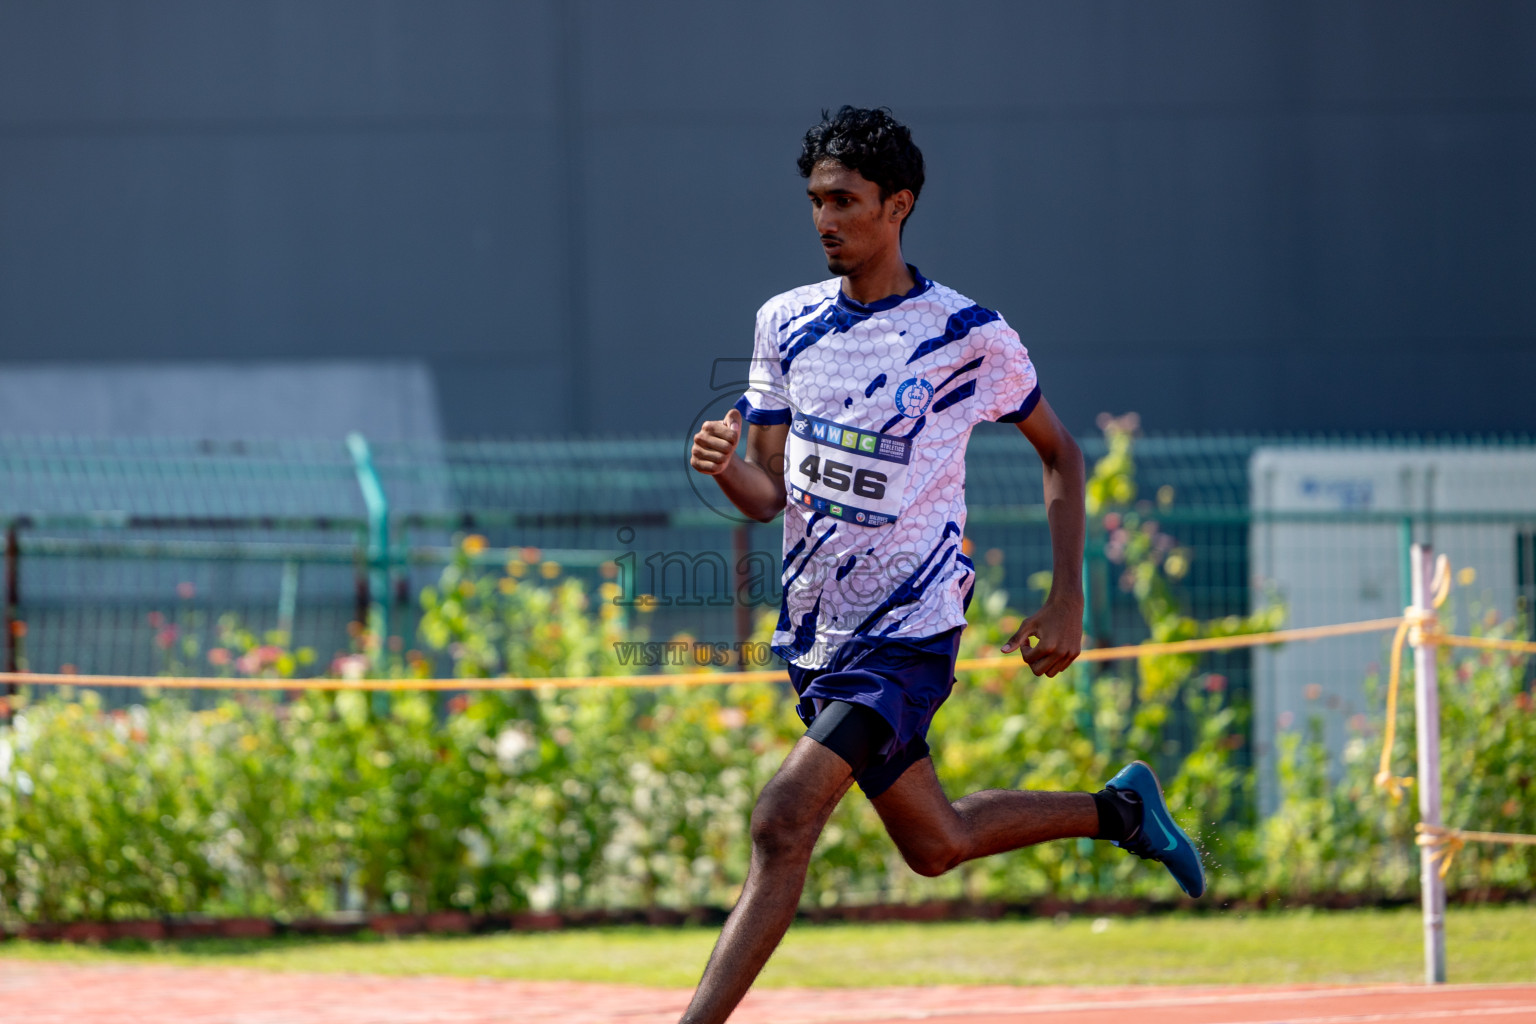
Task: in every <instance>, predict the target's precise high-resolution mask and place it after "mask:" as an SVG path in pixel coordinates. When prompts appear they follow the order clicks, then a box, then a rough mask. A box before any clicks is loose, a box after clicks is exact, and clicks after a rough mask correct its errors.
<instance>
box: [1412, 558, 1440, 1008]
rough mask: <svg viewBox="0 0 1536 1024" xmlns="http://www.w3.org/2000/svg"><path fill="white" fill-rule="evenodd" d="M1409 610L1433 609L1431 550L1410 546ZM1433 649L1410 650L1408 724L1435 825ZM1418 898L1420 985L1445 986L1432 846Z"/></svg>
mask: <svg viewBox="0 0 1536 1024" xmlns="http://www.w3.org/2000/svg"><path fill="white" fill-rule="evenodd" d="M1411 559H1412V569H1413V608H1414V610H1415V611H1416V612H1418V613H1420V614H1421V615H1427V614H1429V613H1430V612H1432V611H1433V610H1434V601H1435V599H1434V583H1433V578H1434V572H1435V558H1434V549H1433V548H1431V547H1430V546H1429V545H1428V544H1415V545H1414V546H1413V552H1412V556H1411ZM1435 654H1436V647H1435V645H1434V644H1426V643H1416V644H1414V646H1413V670H1414V671H1413V674H1414V685H1413V697H1414V699H1413V719H1414V723H1415V729H1414V732H1415V734H1416V736H1417V739H1418V752H1419V820H1420V821H1422V822H1424V824H1426V825H1435V826H1439V825H1440V823H1441V822H1440V686H1439V679H1438V676H1437V673H1436V663H1435V662H1436V658H1435ZM1419 876H1420V899H1421V900H1422V902H1423V905H1424V983H1425V984H1426V985H1443V984H1445V881H1444V879H1442V878H1441V877H1440V870H1439V866H1438V865H1437V864H1436V863H1435V860H1434V851H1433V847H1429V846H1422V847H1420V848H1419Z"/></svg>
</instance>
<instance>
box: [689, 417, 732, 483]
mask: <svg viewBox="0 0 1536 1024" xmlns="http://www.w3.org/2000/svg"><path fill="white" fill-rule="evenodd" d="M740 439H741V411H740V410H739V409H731V410H730V411H729V412H727V413H726V414H725V419H723V420H706V421H705V423H704V425H703V426H702V427H700V428H699V432H698V433H697V434H694V435H693V454H692V455H691V456H690V457H689V459H688V464H689V465H690V466H692V467H693V468H694V469H696V470H698V471H699V472H700V473H707V474H708V475H710V476H719V475H720V474H721V473H724V472H725V470H726V467H728V466H730V464H731V461H732V460H733V459H735V458H736V442H737V441H738V440H740Z"/></svg>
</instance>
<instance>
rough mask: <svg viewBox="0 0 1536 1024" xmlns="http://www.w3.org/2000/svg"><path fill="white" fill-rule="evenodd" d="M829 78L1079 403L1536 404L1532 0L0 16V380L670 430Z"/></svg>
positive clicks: (19, 11) (1092, 409)
mask: <svg viewBox="0 0 1536 1024" xmlns="http://www.w3.org/2000/svg"><path fill="white" fill-rule="evenodd" d="M844 102H852V103H858V104H888V105H890V106H891V107H892V108H893V109H894V110H895V112H896V113H897V115H898V116H900V117H902V118H904V119H906V120H907V121H908V122H909V123H910V124H911V125H912V126H913V129H914V132H915V133H916V136H917V139H918V142H919V144H921V145H922V146H923V148H924V151H925V153H926V155H927V157H928V161H929V185H928V189H927V191H926V192H925V194H924V196H923V198H922V201H921V203H920V204H919V206H918V209H917V212H916V216H915V219H914V221H913V223H912V226H911V228H910V230H909V231H908V235H907V251H908V257H909V259H911V260H912V261H914V262H916V263H918V264H919V265H920V266H921V267H922V268H923V269H924V271H925V272H927V273H928V274H930V275H931V276H933V277H935V278H937V279H939V280H942V281H944V282H945V283H947V284H950V285H952V286H954V287H956V288H959V289H960V290H961V291H964V292H966V293H967V294H969V295H971V296H972V297H973V298H974V299H976V300H977V301H980V302H983V303H985V304H988V305H993V306H996V307H998V308H1000V309H1001V310H1002V311H1003V312H1004V314H1005V315H1006V316H1007V317H1008V318H1009V320H1010V321H1011V322H1012V323H1013V324H1014V325H1015V326H1016V327H1017V328H1018V329H1019V331H1020V333H1021V334H1022V335H1023V336H1024V337H1025V339H1026V342H1027V343H1028V344H1029V345H1030V347H1031V350H1032V351H1033V352H1034V354H1035V357H1036V361H1037V363H1038V365H1039V367H1040V371H1041V376H1042V380H1043V381H1044V384H1045V388H1046V394H1047V395H1048V396H1050V398H1051V399H1052V401H1053V403H1054V404H1055V405H1056V406H1057V407H1058V409H1059V410H1060V411H1061V412H1062V414H1063V415H1064V417H1065V418H1066V419H1067V420H1068V422H1069V424H1071V425H1072V426H1074V427H1077V428H1087V427H1088V426H1089V425H1090V424H1091V422H1092V420H1093V417H1094V415H1095V414H1096V413H1098V412H1099V411H1101V410H1105V409H1112V410H1116V411H1123V410H1127V409H1136V410H1139V411H1140V412H1141V413H1142V414H1143V419H1144V422H1145V423H1146V425H1147V426H1148V427H1149V428H1151V429H1158V430H1164V429H1191V428H1210V429H1223V428H1231V429H1243V430H1254V429H1404V430H1495V429H1530V428H1532V427H1533V426H1536V416H1533V415H1532V414H1531V411H1530V398H1529V396H1530V393H1531V390H1532V387H1531V385H1532V382H1533V381H1536V4H1531V3H1529V2H1523V0H1511V2H1506V3H1492V2H1468V0H1450V2H1442V3H1426V2H1385V0H1383V2H1380V3H1341V2H1337V0H1334V2H1319V3H1303V2H1298V0H1276V2H1268V3H1191V2H1183V3H1172V2H1161V3H1157V4H1146V3H1139V2H1123V3H1110V2H1086V0H1080V2H1074V3H1060V2H1020V0H990V2H973V3H966V2H951V3H945V4H935V3H932V2H923V0H880V2H878V3H872V4H854V3H836V2H828V0H806V2H780V3H776V4H758V5H745V4H722V3H719V2H718V0H699V2H668V3H661V4H655V3H636V2H632V0H628V2H626V0H585V2H575V0H571V2H567V3H559V2H557V0H547V2H529V3H513V2H452V3H448V2H434V3H385V2H379V0H353V2H327V0H285V2H277V0H261V2H242V3H213V2H209V0H182V2H150V0H139V2H132V0H120V2H108V0H98V2H76V3H67V2H51V3H30V2H28V3H21V2H13V0H3V2H0V372H3V365H4V364H7V363H12V364H14V363H19V362H33V361H47V362H49V363H51V364H58V363H61V362H63V363H70V362H76V363H82V364H83V363H96V362H100V361H120V362H121V361H127V362H133V363H143V362H150V363H153V362H156V361H167V362H179V363H185V362H186V361H187V360H233V361H254V360H283V361H291V360H295V359H297V360H308V359H313V360H317V361H325V362H327V363H334V362H335V361H337V360H343V361H344V360H372V359H377V358H387V359H390V360H400V359H425V360H426V361H427V362H428V364H429V365H430V367H431V369H432V371H433V373H434V375H435V378H436V381H437V386H438V389H439V402H440V406H441V409H442V415H443V417H444V420H445V422H446V426H447V430H448V431H449V433H451V434H455V435H468V434H509V433H528V432H533V433H545V434H547V433H561V432H566V431H580V432H594V431H595V432H610V431H638V432H647V433H649V432H654V431H666V430H678V431H681V430H682V429H683V428H684V427H685V426H686V422H685V421H686V420H687V419H688V418H689V416H690V415H691V414H692V413H693V412H694V410H696V409H697V408H698V407H699V406H700V405H701V404H702V403H703V401H704V399H705V398H706V397H707V391H708V386H709V369H708V364H709V362H710V361H711V360H712V359H713V358H715V357H716V356H728V357H741V356H745V355H746V354H747V352H748V349H749V347H750V329H751V323H752V314H753V312H754V311H755V309H756V307H757V305H758V304H759V303H761V302H762V301H763V300H764V299H765V298H767V297H768V296H769V295H771V294H772V293H774V292H777V291H780V290H782V289H785V288H788V287H792V286H794V285H796V284H800V283H804V282H806V281H809V280H813V279H816V278H819V277H822V276H825V267H824V266H823V265H822V263H821V261H820V258H819V250H818V248H817V246H816V244H815V237H814V235H813V233H812V232H811V230H810V225H809V218H808V215H807V210H806V208H805V204H804V200H803V197H802V194H801V187H802V186H801V182H800V181H799V179H798V177H797V176H796V175H795V171H794V165H793V158H794V155H795V153H796V150H797V145H798V137H799V135H800V133H801V132H803V130H804V129H805V128H806V126H807V125H808V124H809V123H810V122H811V121H813V120H814V119H815V117H816V115H817V112H818V111H819V109H820V108H821V107H823V106H836V105H838V104H841V103H844ZM381 400H382V399H381Z"/></svg>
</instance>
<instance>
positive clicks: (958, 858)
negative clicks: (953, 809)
mask: <svg viewBox="0 0 1536 1024" xmlns="http://www.w3.org/2000/svg"><path fill="white" fill-rule="evenodd" d="M965 852H966V844H965V841H964V839H962V838H961V837H960V836H956V835H950V834H948V833H944V834H940V835H935V836H932V837H925V838H924V839H923V840H922V841H920V842H917V843H908V844H905V845H903V846H902V849H901V856H902V858H903V859H904V860H905V861H906V862H907V867H909V868H911V869H912V870H913V871H916V872H917V873H918V874H920V875H923V876H924V877H926V878H937V877H938V876H940V875H942V874H944V873H946V872H948V871H951V870H953V869H954V868H956V867H959V866H960V865H961V864H962V863H964V862H965Z"/></svg>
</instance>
